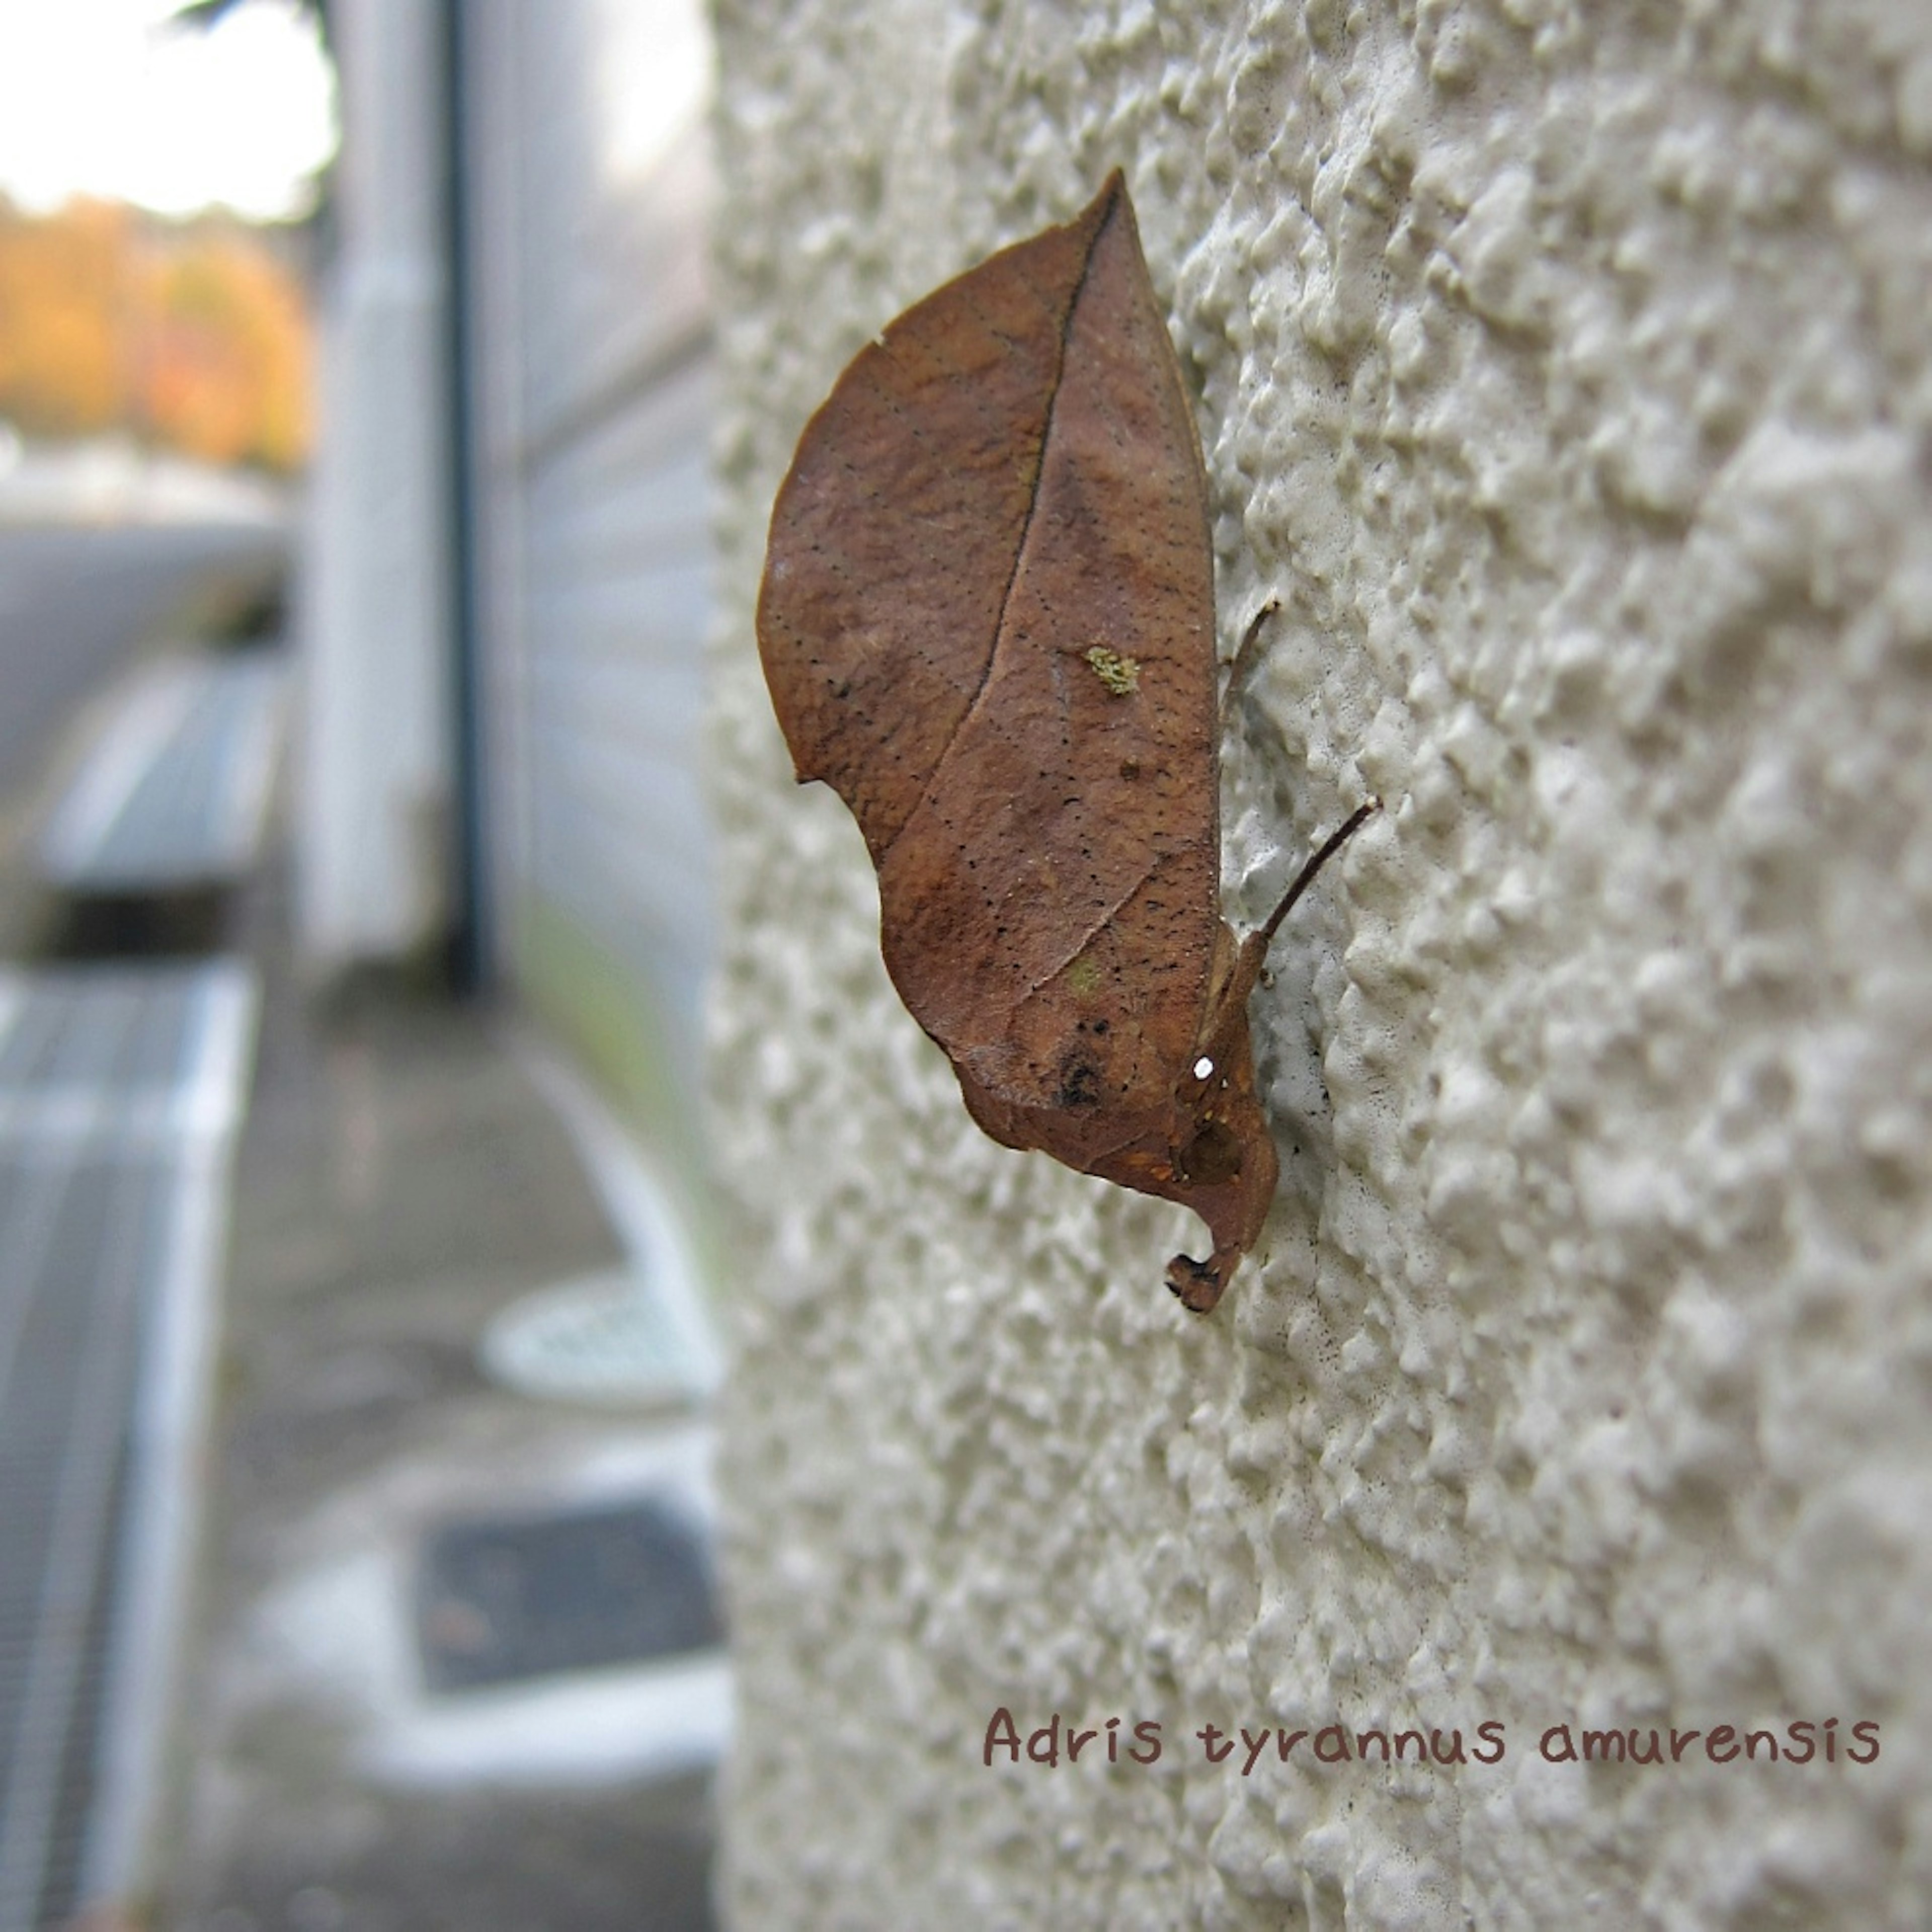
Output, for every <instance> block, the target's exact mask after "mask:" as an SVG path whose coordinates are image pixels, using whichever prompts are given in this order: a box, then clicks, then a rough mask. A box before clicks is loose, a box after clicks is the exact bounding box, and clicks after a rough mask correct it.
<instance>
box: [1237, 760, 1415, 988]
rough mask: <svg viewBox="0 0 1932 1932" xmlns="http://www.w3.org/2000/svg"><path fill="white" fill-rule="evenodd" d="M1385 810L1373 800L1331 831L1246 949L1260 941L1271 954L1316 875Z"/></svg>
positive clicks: (1245, 942) (1247, 943) (1376, 800)
mask: <svg viewBox="0 0 1932 1932" xmlns="http://www.w3.org/2000/svg"><path fill="white" fill-rule="evenodd" d="M1381 809H1382V800H1381V799H1379V798H1372V799H1370V800H1369V802H1368V803H1367V805H1358V806H1357V807H1356V808H1355V810H1354V811H1352V812H1351V813H1350V814H1349V818H1348V821H1347V823H1346V824H1344V825H1343V827H1342V829H1341V830H1340V831H1339V832H1331V834H1330V835H1329V836H1328V839H1327V840H1326V841H1325V843H1324V844H1323V845H1322V849H1321V850H1319V852H1317V853H1316V855H1315V856H1314V857H1313V858H1312V859H1310V860H1309V862H1307V865H1304V866H1303V867H1302V868H1301V871H1299V872H1298V873H1297V874H1295V883H1294V884H1293V885H1292V886H1289V889H1288V890H1287V892H1286V893H1285V894H1284V895H1283V898H1282V901H1281V903H1280V905H1278V906H1277V907H1275V909H1274V911H1273V912H1271V913H1269V914H1268V917H1267V918H1266V919H1264V920H1263V921H1262V923H1261V924H1260V925H1259V926H1257V927H1256V929H1255V930H1254V931H1253V932H1251V933H1250V935H1248V937H1247V940H1246V941H1244V950H1245V948H1246V947H1250V946H1256V941H1259V942H1260V943H1259V946H1256V950H1257V951H1258V952H1260V953H1266V952H1267V951H1268V947H1269V945H1270V944H1271V942H1272V941H1273V940H1274V936H1275V933H1276V932H1277V929H1278V928H1279V927H1280V925H1281V922H1282V921H1283V919H1286V918H1287V916H1289V913H1291V912H1292V911H1293V910H1294V909H1295V901H1296V900H1297V899H1298V898H1301V895H1302V894H1303V893H1304V892H1306V891H1307V889H1308V888H1309V887H1310V886H1312V885H1313V883H1315V875H1316V873H1317V872H1319V871H1321V869H1322V867H1323V866H1324V865H1327V864H1328V861H1329V860H1330V859H1332V858H1334V856H1335V854H1336V853H1337V852H1339V851H1340V850H1341V849H1342V847H1343V846H1344V845H1346V844H1348V842H1349V840H1350V839H1351V838H1353V837H1354V836H1355V834H1356V832H1358V831H1359V830H1360V829H1361V826H1362V823H1363V821H1364V820H1365V819H1367V818H1368V817H1370V816H1371V815H1372V814H1374V813H1376V812H1378V811H1381ZM1256 968H1257V970H1259V961H1257V962H1256Z"/></svg>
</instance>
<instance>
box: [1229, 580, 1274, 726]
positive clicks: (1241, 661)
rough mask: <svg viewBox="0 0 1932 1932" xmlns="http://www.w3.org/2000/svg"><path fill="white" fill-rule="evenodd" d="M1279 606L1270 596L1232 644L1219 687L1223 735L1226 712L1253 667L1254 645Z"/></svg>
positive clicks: (1230, 707)
mask: <svg viewBox="0 0 1932 1932" xmlns="http://www.w3.org/2000/svg"><path fill="white" fill-rule="evenodd" d="M1280 608H1281V599H1280V598H1279V597H1271V598H1269V599H1268V601H1267V602H1266V603H1265V604H1263V605H1262V607H1261V608H1260V609H1259V610H1257V611H1256V613H1255V614H1254V615H1253V616H1252V617H1251V618H1250V619H1249V620H1248V628H1247V629H1246V630H1245V631H1243V632H1242V633H1241V642H1240V643H1238V644H1237V645H1236V646H1235V655H1233V656H1232V657H1231V658H1229V660H1228V681H1227V682H1226V684H1224V685H1223V686H1222V687H1221V729H1222V731H1223V734H1224V735H1225V734H1226V731H1227V728H1228V713H1229V710H1230V709H1232V706H1233V705H1234V703H1235V700H1236V698H1237V697H1238V696H1239V695H1240V693H1241V686H1242V685H1244V683H1245V682H1247V676H1248V673H1249V672H1250V670H1252V669H1253V666H1254V661H1255V646H1256V644H1257V643H1259V642H1260V641H1261V634H1262V631H1265V630H1266V629H1267V628H1268V619H1270V618H1271V617H1272V616H1274V614H1275V613H1276V612H1277V611H1278V610H1280Z"/></svg>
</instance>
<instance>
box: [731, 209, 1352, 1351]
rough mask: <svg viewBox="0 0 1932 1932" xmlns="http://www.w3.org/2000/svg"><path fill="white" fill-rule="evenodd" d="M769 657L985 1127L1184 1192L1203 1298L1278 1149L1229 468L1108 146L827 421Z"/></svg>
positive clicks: (1166, 1193)
mask: <svg viewBox="0 0 1932 1932" xmlns="http://www.w3.org/2000/svg"><path fill="white" fill-rule="evenodd" d="M758 649H759V653H760V656H761V657H762V658H763V663H764V670H765V679H766V683H767V684H768V685H769V687H770V689H771V695H772V706H773V708H774V709H775V710H776V712H777V713H778V722H779V724H780V725H781V727H783V729H784V735H785V738H786V741H787V743H788V744H789V745H790V748H791V752H792V756H793V760H794V762H795V763H796V766H797V769H798V776H799V782H800V783H803V782H805V781H807V780H808V779H811V778H823V779H824V780H826V781H827V782H828V783H829V784H831V786H832V787H833V789H834V790H836V791H837V792H838V794H839V796H841V798H843V799H844V801H845V802H846V803H847V805H849V806H850V808H851V809H852V812H853V816H854V817H856V819H857V820H858V821H859V830H860V831H861V832H862V833H863V835H864V836H865V844H866V846H867V847H868V850H870V851H871V856H872V862H873V864H874V865H875V866H876V867H877V870H878V875H879V906H880V944H881V947H882V949H883V953H884V955H885V962H886V970H887V971H889V973H890V974H891V975H892V982H893V983H894V985H895V986H897V987H898V990H899V992H900V994H901V997H902V998H904V1001H905V1003H906V1005H907V1007H908V1009H910V1012H911V1013H912V1015H913V1018H914V1019H916V1020H917V1021H918V1022H919V1025H921V1026H922V1027H923V1028H925V1029H926V1031H927V1033H929V1034H930V1035H931V1036H932V1038H933V1039H934V1040H936V1041H938V1043H939V1045H940V1046H941V1047H942V1048H943V1049H944V1051H945V1052H946V1055H947V1058H948V1059H950V1061H952V1063H953V1071H954V1072H955V1073H956V1074H957V1075H958V1076H959V1086H960V1091H961V1092H962V1094H964V1095H965V1100H966V1105H967V1108H968V1110H969V1111H970V1112H971V1114H972V1116H973V1118H974V1120H975V1121H977V1122H978V1123H979V1124H980V1126H981V1127H983V1128H984V1129H985V1130H986V1132H987V1133H989V1134H990V1135H992V1137H993V1138H994V1139H995V1140H997V1141H1000V1142H1004V1144H1005V1145H1007V1146H1008V1147H1013V1148H1037V1149H1038V1150H1039V1151H1041V1152H1043V1153H1046V1154H1052V1156H1053V1157H1055V1159H1056V1160H1061V1161H1064V1163H1066V1164H1067V1166H1069V1167H1072V1168H1075V1169H1079V1171H1080V1172H1082V1173H1084V1174H1094V1175H1100V1176H1101V1177H1102V1178H1103V1179H1106V1180H1108V1181H1115V1182H1118V1184H1120V1185H1121V1186H1122V1187H1131V1188H1135V1189H1137V1190H1139V1191H1140V1192H1141V1193H1145V1194H1155V1195H1160V1196H1163V1197H1164V1198H1166V1199H1169V1200H1172V1201H1178V1202H1182V1203H1183V1204H1184V1205H1186V1206H1187V1207H1189V1208H1193V1210H1194V1211H1196V1213H1197V1214H1199V1215H1200V1216H1201V1217H1202V1219H1203V1220H1205V1221H1206V1222H1207V1223H1208V1228H1209V1229H1210V1231H1211V1233H1212V1235H1213V1237H1214V1251H1213V1253H1212V1254H1211V1256H1210V1257H1209V1258H1208V1260H1206V1261H1205V1262H1197V1261H1193V1260H1190V1259H1189V1258H1188V1257H1187V1256H1185V1255H1181V1256H1176V1257H1175V1259H1174V1260H1173V1261H1172V1262H1171V1263H1170V1264H1169V1268H1168V1275H1167V1280H1168V1286H1169V1287H1170V1288H1171V1289H1173V1291H1174V1292H1175V1294H1176V1295H1178V1296H1179V1297H1180V1298H1181V1301H1183V1302H1184V1304H1186V1305H1187V1307H1189V1308H1190V1309H1193V1310H1196V1312H1197V1313H1206V1312H1207V1311H1208V1310H1209V1309H1211V1308H1212V1307H1214V1304H1216V1302H1217V1301H1219V1300H1220V1297H1221V1292H1222V1290H1223V1289H1224V1288H1225V1287H1226V1286H1227V1283H1228V1278H1229V1276H1230V1274H1232V1272H1233V1271H1234V1269H1235V1266H1236V1265H1237V1264H1238V1262H1240V1260H1241V1257H1242V1256H1244V1254H1246V1253H1247V1251H1248V1250H1249V1249H1250V1247H1253V1244H1254V1243H1255V1241H1256V1238H1258V1237H1259V1235H1260V1232H1261V1229H1262V1222H1263V1221H1264V1220H1265V1218H1266V1216H1267V1214H1268V1205H1269V1203H1270V1202H1271V1199H1272V1198H1273V1196H1274V1189H1275V1182H1276V1178H1277V1162H1276V1157H1275V1150H1274V1142H1273V1141H1272V1140H1271V1138H1270V1136H1269V1133H1268V1124H1267V1121H1265V1119H1264V1118H1263V1116H1262V1110H1261V1106H1260V1103H1259V1100H1258V1099H1257V1098H1256V1091H1255V1071H1254V1054H1253V1048H1252V1046H1251V1045H1250V1040H1249V1035H1248V1013H1247V1003H1248V995H1249V994H1250V992H1252V991H1253V988H1254V986H1255V983H1256V980H1257V978H1258V977H1259V975H1260V973H1261V970H1262V961H1263V959H1265V956H1266V954H1267V951H1268V942H1269V941H1270V940H1271V938H1273V936H1274V931H1275V929H1276V927H1277V926H1278V925H1279V924H1280V921H1281V919H1282V918H1283V915H1284V914H1285V913H1286V912H1287V910H1288V909H1289V907H1290V906H1291V905H1292V904H1294V902H1295V899H1296V898H1297V897H1298V895H1300V893H1301V891H1302V889H1303V888H1304V886H1306V885H1307V883H1308V882H1309V880H1310V879H1311V878H1312V877H1313V876H1314V874H1315V872H1316V870H1317V868H1319V866H1320V865H1321V864H1322V862H1323V860H1325V859H1327V858H1328V856H1329V855H1330V854H1331V853H1333V852H1334V850H1336V848H1337V847H1338V846H1339V845H1340V844H1341V842H1342V841H1343V839H1344V838H1346V837H1347V836H1348V835H1349V832H1352V831H1353V830H1354V829H1355V826H1357V825H1358V824H1359V823H1361V820H1362V818H1363V817H1364V816H1365V815H1366V814H1367V811H1369V810H1370V809H1372V808H1370V807H1364V808H1363V810H1362V811H1359V812H1358V813H1357V814H1355V817H1354V818H1352V820H1349V823H1348V824H1347V825H1346V826H1345V827H1344V828H1343V830H1342V831H1341V832H1338V833H1337V835H1335V836H1334V838H1331V839H1330V840H1329V841H1328V844H1326V845H1325V847H1323V848H1322V850H1321V851H1320V852H1319V853H1318V854H1317V855H1316V857H1315V858H1314V859H1313V860H1312V861H1311V862H1310V863H1309V864H1308V865H1307V866H1306V867H1305V868H1304V870H1303V871H1302V874H1301V877H1299V878H1298V879H1297V880H1296V881H1295V884H1294V886H1292V888H1291V889H1290V890H1289V894H1288V895H1287V897H1286V898H1284V899H1283V901H1282V902H1281V904H1280V906H1279V907H1277V909H1276V910H1275V912H1274V915H1273V916H1272V917H1271V918H1270V919H1268V922H1267V923H1266V924H1265V925H1264V926H1262V927H1261V929H1259V931H1257V932H1254V933H1253V934H1251V935H1250V936H1249V937H1248V938H1247V939H1246V940H1245V941H1242V940H1237V939H1236V938H1235V935H1234V934H1233V933H1232V932H1230V931H1229V929H1228V927H1227V926H1226V924H1225V923H1224V922H1223V920H1222V918H1221V913H1220V822H1219V821H1220V812H1219V805H1218V799H1217V790H1218V776H1217V742H1218V732H1219V723H1220V720H1219V714H1218V705H1217V690H1216V687H1217V676H1218V667H1217V662H1216V653H1215V644H1214V563H1213V558H1212V555H1211V548H1210V544H1209V537H1208V494H1207V481H1206V477H1205V472H1204V471H1203V469H1202V460H1201V450H1200V445H1199V441H1198V440H1197V438H1196V433H1195V428H1194V418H1193V411H1192V410H1191V408H1190V404H1189V402H1188V398H1187V392H1186V391H1185V389H1184V388H1183V386H1182V383H1181V370H1180V365H1179V364H1178V362H1177V361H1176V359H1175V353H1174V348H1173V345H1172V343H1171V342H1170V341H1169V339H1168V334H1167V326H1166V321H1165V320H1164V319H1163V315H1162V313H1161V310H1160V304H1159V302H1157V299H1156V298H1155V296H1154V286H1153V284H1152V283H1151V281H1149V279H1148V271H1147V263H1146V261H1145V259H1144V258H1143V257H1142V253H1141V245H1140V237H1139V233H1138V231H1137V229H1136V226H1135V223H1134V213H1133V205H1132V204H1131V203H1130V202H1129V200H1128V199H1127V188H1126V187H1125V185H1124V183H1123V181H1122V180H1121V175H1120V174H1119V173H1118V171H1117V172H1115V173H1114V174H1113V175H1111V176H1109V178H1108V181H1107V183H1106V186H1105V187H1103V188H1102V189H1101V190H1100V193H1099V195H1098V196H1097V197H1096V198H1095V199H1094V202H1093V203H1092V205H1091V206H1090V207H1088V208H1087V209H1086V210H1085V211H1084V212H1083V213H1082V214H1080V215H1079V216H1078V217H1076V219H1075V220H1073V221H1071V222H1069V223H1067V225H1066V226H1064V227H1061V228H1049V229H1046V231H1045V232H1044V233H1042V234H1040V235H1036V236H1034V237H1033V239H1031V241H1027V242H1020V243H1019V244H1017V245H1015V246H1014V247H1013V248H1007V249H1005V250H1004V251H1002V252H1001V253H1000V254H997V255H995V256H993V257H992V258H991V259H990V260H988V261H986V262H983V263H981V264H980V266H979V267H977V268H976V269H971V270H969V271H968V272H967V273H966V274H965V275H962V276H960V277H959V278H958V280H956V281H952V282H949V283H947V284H946V286H945V287H944V288H942V289H941V290H938V292H937V293H935V294H932V295H930V296H927V297H926V299H925V300H924V301H923V302H920V303H919V304H917V305H916V306H915V307H913V308H910V309H908V310H907V311H906V313H905V314H904V315H902V316H901V317H899V318H898V320H897V321H895V322H894V323H892V324H891V325H890V326H889V327H888V328H887V329H886V330H885V331H884V332H883V334H881V335H879V336H878V337H877V338H876V339H875V340H874V341H873V342H871V344H868V346H867V347H865V348H864V349H862V350H860V352H859V354H858V356H856V358H855V359H854V360H853V362H852V364H851V365H850V368H847V370H846V371H845V373H844V374H843V375H842V376H841V377H839V379H838V383H837V385H836V386H835V387H834V389H833V390H832V394H831V395H830V396H829V398H827V399H826V402H825V404H824V405H823V407H821V408H820V410H819V411H818V413H817V415H816V416H814V417H813V418H812V419H811V422H809V423H808V425H806V427H805V434H804V435H803V436H802V437H801V438H800V439H799V446H798V454H797V455H796V457H795V458H793V463H792V466H791V470H790V474H789V475H787V477H786V478H785V480H784V484H783V486H782V487H781V489H780V490H779V491H778V500H777V502H776V505H775V507H774V508H773V510H772V525H771V535H770V540H769V545H768V547H767V550H766V559H765V577H764V584H763V589H762V591H761V592H760V596H759V599H758Z"/></svg>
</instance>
